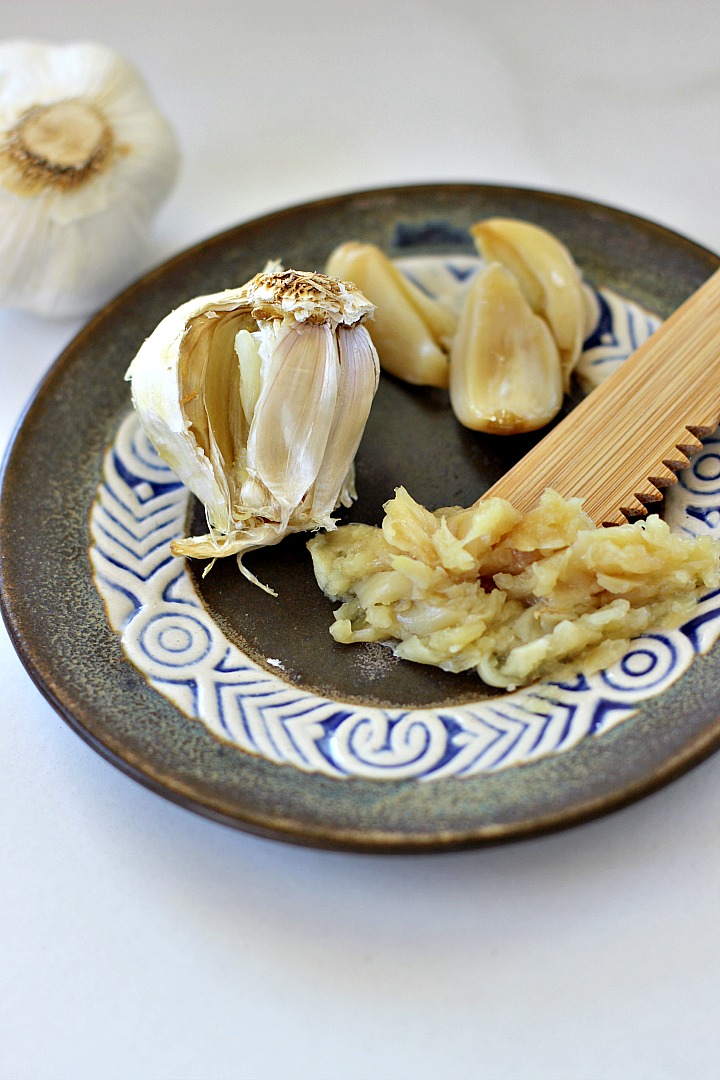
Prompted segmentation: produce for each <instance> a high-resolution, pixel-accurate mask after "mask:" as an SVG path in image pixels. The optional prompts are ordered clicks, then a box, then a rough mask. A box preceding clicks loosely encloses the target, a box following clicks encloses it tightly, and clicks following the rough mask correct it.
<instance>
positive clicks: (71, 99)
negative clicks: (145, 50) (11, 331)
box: [0, 41, 179, 315]
mask: <svg viewBox="0 0 720 1080" xmlns="http://www.w3.org/2000/svg"><path fill="white" fill-rule="evenodd" d="M178 164H179V154H178V148H177V143H176V140H175V136H174V135H173V133H172V130H171V128H170V125H169V124H168V122H167V120H166V119H165V118H164V117H163V116H162V115H161V114H160V113H159V112H158V110H157V109H156V108H155V106H154V104H153V102H152V100H151V99H150V96H149V94H148V91H147V89H146V88H145V85H144V83H143V82H142V80H141V78H140V76H139V75H138V73H137V72H136V71H135V69H134V68H133V67H131V65H130V64H129V63H127V61H126V60H124V59H123V58H122V57H120V56H118V55H117V54H116V53H115V52H113V51H112V50H111V49H108V48H107V47H105V46H104V45H96V44H92V43H82V44H75V45H47V44H45V43H43V42H37V41H7V42H3V43H0V306H4V307H14V308H22V309H25V310H28V311H32V312H36V313H38V314H41V315H82V314H86V313H88V312H90V311H93V310H94V309H95V308H97V307H99V306H100V304H102V303H104V302H105V301H106V300H107V299H109V297H110V296H111V295H112V294H113V293H115V292H117V290H118V289H119V288H120V287H121V286H122V285H125V284H127V282H128V281H129V280H130V279H131V278H132V277H134V276H135V275H136V274H137V273H138V271H139V270H141V269H142V267H143V262H144V261H145V259H146V250H147V241H148V236H149V233H150V229H149V225H150V221H151V218H152V216H153V215H154V213H155V212H156V210H157V209H158V208H159V206H160V205H161V203H162V202H163V200H164V199H165V198H166V196H167V195H168V194H169V192H170V189H171V188H172V186H173V183H174V181H175V177H176V175H177V171H178Z"/></svg>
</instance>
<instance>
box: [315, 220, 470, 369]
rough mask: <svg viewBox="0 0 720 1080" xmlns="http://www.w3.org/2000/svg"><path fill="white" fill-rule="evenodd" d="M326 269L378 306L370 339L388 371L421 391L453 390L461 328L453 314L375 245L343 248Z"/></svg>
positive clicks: (352, 243) (346, 245)
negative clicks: (454, 346) (452, 353)
mask: <svg viewBox="0 0 720 1080" xmlns="http://www.w3.org/2000/svg"><path fill="white" fill-rule="evenodd" d="M326 270H327V273H328V274H330V275H332V276H337V277H342V278H346V279H347V280H349V281H354V282H355V284H356V285H357V286H358V288H359V289H361V290H362V292H363V293H364V294H365V296H367V297H368V299H369V300H370V302H371V303H373V304H375V306H376V311H375V315H374V318H373V321H372V323H371V325H370V327H369V329H370V336H371V337H372V339H373V342H374V344H375V347H376V349H377V351H378V355H379V357H380V365H381V367H382V368H383V369H384V370H385V371H388V372H389V373H390V374H391V375H396V376H397V377H398V378H400V379H404V380H405V381H406V382H410V383H415V384H417V385H421V386H439V387H446V386H447V385H448V374H449V372H448V352H449V349H450V342H451V341H452V337H453V334H454V333H455V327H456V323H457V320H456V318H455V315H454V314H453V313H452V312H451V311H449V310H448V309H447V308H444V307H443V306H442V305H441V304H438V303H437V302H436V301H434V300H431V299H430V298H429V297H428V296H426V295H425V294H424V293H423V292H421V291H420V289H418V288H417V286H415V285H413V283H412V282H411V281H409V280H408V279H407V278H406V277H404V275H403V274H401V273H400V271H399V270H398V269H397V267H396V266H395V265H394V264H393V262H392V261H391V260H390V259H388V257H387V256H386V255H385V254H384V253H383V252H382V251H381V250H380V248H378V247H376V246H375V245H374V244H362V243H359V242H355V241H353V242H349V243H346V244H341V245H340V246H339V247H337V248H336V249H335V250H334V251H333V252H332V254H331V255H330V258H329V259H328V262H327V266H326Z"/></svg>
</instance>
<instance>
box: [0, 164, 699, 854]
mask: <svg viewBox="0 0 720 1080" xmlns="http://www.w3.org/2000/svg"><path fill="white" fill-rule="evenodd" d="M491 215H502V216H514V217H522V218H525V219H527V220H531V221H535V222H537V223H538V224H541V225H543V226H544V227H546V228H548V229H550V230H551V231H553V232H554V233H556V234H557V235H558V236H559V237H560V238H561V239H562V240H564V241H565V243H566V244H567V245H568V246H569V248H570V249H571V251H572V252H573V254H574V256H575V258H576V260H577V261H578V263H579V264H580V266H581V267H582V269H583V271H584V274H585V277H586V280H587V281H588V283H589V284H590V285H591V286H595V287H599V288H601V290H611V292H610V293H607V292H603V291H601V292H600V294H599V296H597V304H598V308H597V310H598V323H597V326H596V328H595V331H594V338H593V340H591V341H589V342H588V353H587V357H588V358H589V359H588V362H590V360H592V358H593V357H594V358H595V360H597V359H598V358H600V359H603V358H604V359H605V360H607V359H609V360H610V361H612V360H613V350H615V352H617V350H618V349H619V350H620V351H622V349H623V348H625V347H626V346H627V343H628V342H629V343H630V347H632V345H633V344H634V343H635V339H636V338H637V337H638V336H642V335H643V334H647V333H648V332H649V331H650V330H651V329H652V325H653V324H652V321H649V322H648V321H647V320H645V318H644V314H643V313H644V312H645V311H646V310H647V311H651V312H655V313H657V315H658V316H660V317H665V316H666V315H667V314H669V313H670V312H671V311H672V310H673V309H674V308H675V307H677V306H678V305H679V304H680V303H681V302H682V300H683V299H685V298H686V297H687V296H688V295H689V294H690V293H691V292H692V291H693V290H694V289H695V288H697V287H698V285H700V284H701V282H702V281H704V280H705V279H706V278H707V277H708V276H709V275H710V274H711V273H712V271H713V270H714V269H715V268H716V267H717V265H718V259H717V257H716V256H715V255H713V254H711V253H710V252H708V251H705V250H703V249H702V248H700V247H698V246H697V245H694V244H692V243H691V242H690V241H688V240H685V239H683V238H682V237H679V236H677V235H675V234H673V233H671V232H669V231H667V230H665V229H662V228H660V227H659V226H657V225H654V224H652V223H650V222H647V221H644V220H641V219H639V218H637V217H632V216H630V215H628V214H625V213H622V212H621V211H618V210H615V209H611V208H608V207H605V206H601V205H599V204H594V203H589V202H587V201H583V200H579V199H574V198H571V197H568V196H563V195H556V194H550V193H543V192H536V191H529V190H522V189H510V188H501V187H492V186H479V185H431V186H419V187H410V188H397V189H389V190H382V191H370V192H364V193H359V194H352V195H347V196H341V197H338V198H334V199H327V200H323V201H320V202H316V203H312V204H310V205H307V206H301V207H296V208H293V209H290V210H286V211H283V212H281V213H277V214H273V215H271V216H269V217H266V218H263V219H260V220H258V221H253V222H250V223H248V224H246V225H242V226H239V227H238V228H236V229H233V230H231V231H229V232H227V233H224V234H222V235H221V236H218V237H215V238H213V239H211V240H208V241H207V242H205V243H203V244H201V245H199V246H197V247H195V248H193V249H191V250H190V251H188V252H185V253H184V254H182V255H180V256H178V257H177V258H175V259H173V260H171V261H170V262H168V263H166V264H165V265H164V266H162V267H160V268H159V269H158V270H156V271H154V272H152V273H151V274H149V275H147V276H146V277H145V278H143V279H142V280H141V281H140V282H138V283H137V284H136V285H134V286H133V287H132V288H130V289H129V290H127V291H126V292H125V293H123V294H122V295H121V296H120V297H119V298H118V299H117V300H115V301H114V302H113V303H112V304H111V305H110V306H109V307H108V308H106V309H105V310H104V311H103V312H102V313H100V314H99V315H98V316H97V317H96V318H95V319H94V320H93V321H92V322H91V323H90V324H89V326H88V327H87V328H86V329H85V330H84V331H83V332H82V333H81V334H80V335H79V337H78V338H77V339H76V340H75V341H74V342H73V343H72V344H71V345H70V346H69V348H68V349H67V350H66V351H65V352H64V354H63V355H62V356H61V357H60V358H59V360H58V361H57V363H56V364H55V366H54V367H53V369H52V370H51V372H50V373H49V375H48V377H47V378H46V380H45V381H44V383H43V384H42V386H41V387H40V389H39V391H38V393H37V395H36V397H35V398H34V400H33V401H32V403H31V405H30V406H29V408H28V411H27V414H26V416H25V418H24V420H23V422H22V424H21V426H20V428H19V430H18V433H17V435H16V438H15V441H14V443H13V446H12V448H11V450H10V452H9V454H8V457H7V459H6V462H5V470H4V478H3V488H2V502H1V503H0V543H1V544H2V548H1V554H2V563H1V565H2V580H1V582H0V586H1V590H0V596H1V598H2V607H3V614H4V616H5V619H6V622H7V625H8V628H9V631H10V634H11V637H12V639H13V641H14V643H15V646H16V648H17V649H18V652H19V654H20V656H21V658H22V660H23V662H24V663H25V665H26V667H27V668H28V671H29V672H30V674H31V676H32V677H33V679H34V680H35V682H36V683H37V685H38V686H39V688H40V689H41V690H42V692H43V693H44V694H45V695H46V697H47V698H48V699H49V700H50V702H51V703H52V704H53V705H54V706H55V708H56V709H57V710H58V711H59V713H60V714H61V715H62V716H63V717H64V718H65V719H66V720H67V722H68V723H69V724H70V725H71V726H72V727H73V728H74V729H75V730H76V731H77V732H78V733H79V734H80V735H81V736H82V737H83V738H84V739H86V740H87V741H88V742H89V743H90V744H91V745H92V746H93V747H95V749H96V750H98V751H99V752H100V753H101V754H103V755H104V756H105V757H107V758H108V759H109V760H110V761H112V762H113V763H114V764H115V765H117V766H118V767H120V768H121V769H123V770H124V771H125V772H127V773H129V774H130V775H131V776H133V777H134V778H135V779H137V780H139V781H140V782H142V783H144V784H145V785H146V786H148V787H150V788H151V789H152V790H154V791H156V792H158V793H159V794H162V795H164V796H166V797H167V798H170V799H172V800H174V801H176V802H178V803H180V804H182V805H184V806H186V807H188V808H189V809H193V810H195V811H197V812H200V813H203V814H205V815H207V816H209V817H212V818H215V819H217V820H219V821H223V822H225V823H227V824H231V825H234V826H236V827H239V828H243V829H246V830H248V831H251V832H255V833H259V834H261V835H265V836H271V837H275V838H279V839H285V840H291V841H295V842H298V843H305V844H312V845H316V846H325V847H340V848H348V849H354V850H364V851H428V850H439V849H446V848H453V847H462V846H471V845H478V844H484V843H492V842H499V841H504V840H511V839H519V838H521V837H524V836H530V835H537V834H539V833H543V832H547V831H550V830H552V829H558V828H562V827H566V826H569V825H572V824H575V823H577V822H580V821H583V820H586V819H588V818H591V817H594V816H597V815H599V814H601V813H604V812H607V811H609V810H612V809H615V808H617V807H619V806H621V805H623V804H626V803H628V802H629V801H631V800H633V799H635V798H637V797H639V796H641V795H643V794H646V793H647V792H649V791H651V790H653V789H655V788H657V787H659V786H660V785H661V784H663V783H666V782H667V781H669V780H670V779H672V778H673V777H675V776H677V775H679V774H680V773H681V772H682V771H684V770H685V769H687V768H689V767H690V766H691V765H693V764H695V763H697V762H698V761H700V760H701V759H702V758H703V757H705V756H706V755H707V754H709V753H710V752H711V751H713V750H714V749H715V748H716V747H717V746H718V744H720V717H719V716H718V711H719V710H718V707H717V704H716V702H717V690H716V688H717V686H718V684H719V683H720V650H719V649H718V648H716V647H714V641H715V638H716V637H717V636H718V634H720V599H718V598H716V597H714V596H709V597H708V598H706V599H705V600H704V601H703V602H702V603H701V604H700V605H699V606H698V610H697V612H696V613H695V615H694V617H693V619H692V620H690V621H689V622H688V623H687V624H686V625H685V626H684V627H682V628H680V630H678V631H675V632H673V633H672V634H654V635H647V636H646V637H644V638H642V639H639V640H638V642H635V643H633V646H632V648H631V650H630V652H629V653H628V655H627V656H626V657H625V659H624V660H623V662H622V663H620V664H619V665H616V667H615V668H613V669H609V670H608V671H607V672H603V673H600V674H599V675H598V676H596V677H593V679H590V680H587V679H577V680H574V681H572V682H570V683H567V684H562V685H560V684H540V685H539V686H537V687H535V688H532V689H531V690H526V691H523V692H521V693H520V694H518V695H498V694H491V693H489V692H488V691H485V690H483V688H482V687H481V686H480V685H479V684H478V682H477V680H476V679H475V677H473V676H471V675H469V674H468V675H464V676H451V675H447V674H445V673H443V672H441V671H438V670H436V669H432V668H426V667H422V666H419V665H411V664H406V663H402V662H399V661H396V660H394V658H393V657H392V656H391V654H390V653H389V652H388V651H387V650H384V649H382V648H381V647H379V646H372V647H371V646H368V647H363V646H356V647H355V646H354V647H352V648H347V647H343V646H339V645H336V644H335V643H334V642H333V641H332V639H331V638H330V636H329V634H328V632H327V628H328V625H329V623H330V621H331V612H332V606H331V605H330V604H329V602H328V601H327V600H326V599H325V598H324V597H323V596H322V594H321V593H320V591H319V590H318V589H317V586H316V585H315V582H314V578H313V576H312V571H311V568H310V562H309V557H308V556H307V553H306V551H305V548H304V541H303V539H302V538H300V537H292V538H289V539H288V540H286V541H284V542H283V543H282V544H281V545H279V546H278V547H276V548H272V549H268V550H266V551H265V552H260V553H256V554H254V555H253V556H251V557H249V558H248V560H247V561H248V565H249V567H250V568H251V569H252V571H253V572H254V573H255V574H257V576H258V577H259V578H260V579H261V580H263V581H266V582H269V583H270V584H271V585H272V586H273V588H275V589H276V591H277V593H278V597H277V599H273V598H270V597H268V596H267V595H265V594H264V593H261V592H260V591H259V590H258V589H257V588H255V587H254V586H252V585H251V584H250V583H249V582H247V581H246V580H244V579H242V578H241V577H240V576H239V574H238V573H237V569H236V568H235V566H234V563H233V562H232V561H231V560H226V561H225V563H223V564H218V566H216V568H215V569H214V570H213V572H212V573H211V574H210V575H209V576H208V577H207V578H205V579H202V578H201V577H200V574H199V573H198V570H197V568H193V567H192V566H189V565H187V566H186V565H185V564H184V563H182V562H180V561H179V560H174V559H172V557H171V556H170V554H169V542H170V539H171V538H172V537H173V536H174V535H179V534H180V533H181V532H184V531H185V530H186V528H187V526H188V518H189V519H190V524H191V525H192V518H193V515H197V508H196V507H195V506H194V503H193V502H192V501H191V500H189V499H188V497H187V494H186V493H185V492H184V490H183V489H182V488H181V487H180V485H179V484H178V483H177V481H176V480H175V478H174V477H173V476H172V474H171V473H169V472H168V470H166V469H165V468H164V466H163V464H162V463H161V462H160V461H158V459H157V458H156V457H155V456H154V454H153V452H152V449H151V448H150V447H149V446H148V444H147V443H146V441H145V440H144V438H143V436H142V433H141V432H140V430H139V428H138V427H137V425H136V424H135V422H134V420H133V418H132V416H131V415H130V414H129V394H128V387H127V384H126V383H125V382H124V381H123V374H124V372H125V370H126V368H127V366H128V364H129V362H130V360H131V359H132V357H133V356H134V354H135V352H136V351H137V349H138V347H139V345H140V344H141V343H142V341H143V340H144V338H145V337H146V336H147V335H148V334H149V333H150V331H151V330H152V329H153V328H154V327H155V325H156V324H157V323H158V322H159V321H160V319H161V318H162V317H163V316H164V315H165V314H166V313H167V312H168V311H170V310H171V309H172V308H173V307H176V306H177V305H178V304H180V303H181V302H182V301H184V300H186V299H188V298H190V297H192V296H195V295H199V294H201V293H209V292H214V291H217V290H220V289H222V288H226V287H229V286H233V285H237V284H239V283H241V282H243V281H245V280H247V279H248V278H249V277H251V276H252V275H253V274H254V273H256V272H257V270H258V269H259V268H260V267H262V265H263V264H264V263H265V261H266V260H267V259H268V258H271V257H279V258H281V259H282V260H283V262H284V263H285V265H286V266H295V267H298V268H303V269H320V268H322V266H323V265H324V262H325V259H326V257H327V255H328V253H329V252H330V250H331V249H332V248H333V247H334V246H335V245H336V244H337V243H339V242H340V241H342V240H346V239H353V238H355V239H363V240H367V241H371V242H374V243H377V244H379V245H381V246H382V247H383V248H384V249H385V250H386V251H387V252H388V253H389V254H391V255H392V256H393V257H395V258H398V259H401V260H403V261H404V263H405V265H406V268H408V269H409V272H412V271H413V266H415V267H417V266H420V267H422V266H423V265H425V266H427V265H430V264H434V265H435V267H436V269H437V273H439V274H440V278H437V275H436V277H435V278H434V279H433V280H432V281H425V282H424V285H425V286H426V287H427V288H428V289H429V290H430V291H433V289H435V290H437V289H438V288H441V287H442V275H445V278H446V279H447V282H448V283H449V284H448V287H461V286H462V281H463V277H464V276H466V275H467V273H468V271H469V268H471V265H472V254H473V248H472V244H471V242H470V238H469V235H468V232H467V229H468V226H469V225H470V224H471V223H472V222H474V221H475V220H477V219H479V218H481V217H486V216H491ZM418 257H421V261H420V263H417V261H415V263H413V260H417V259H418ZM419 272H420V273H422V271H419ZM438 281H439V282H440V284H439V285H438ZM421 284H423V282H421ZM613 293H617V294H619V295H621V296H623V297H627V298H629V299H630V300H631V301H632V302H633V303H632V304H630V305H629V306H627V305H620V307H618V308H617V309H613V303H612V294H613ZM608 297H609V298H610V300H609V302H607V298H608ZM636 305H637V306H636ZM620 324H622V325H620ZM621 331H622V332H621ZM623 335H624V336H623ZM593 350H595V352H593ZM615 359H617V356H615ZM535 438H536V437H535V436H532V437H531V436H524V437H522V438H516V439H509V440H508V439H497V438H492V437H490V436H482V435H478V434H476V433H472V432H468V431H466V430H464V429H462V428H461V427H460V426H459V425H458V424H457V423H456V422H455V421H454V419H453V417H452V413H451V412H450V410H449V409H448V406H447V396H446V394H445V393H444V392H441V391H435V390H433V391H429V390H419V389H416V388H412V387H409V386H406V385H404V384H401V383H399V382H397V381H395V380H393V379H391V378H386V377H383V379H382V380H381V388H380V390H379V392H378V396H377V399H376V402H375V405H374V406H373V412H372V416H371V421H370V423H369V424H368V427H367V430H366V434H365V437H364V439H363V442H362V445H361V448H360V452H359V455H358V461H357V470H358V488H359V492H360V498H359V500H358V502H357V504H356V505H355V506H354V507H353V508H352V510H351V511H349V512H347V513H346V514H345V519H346V520H360V521H368V522H377V521H379V519H380V516H381V508H382V503H383V502H384V501H385V500H386V499H388V498H389V497H390V496H391V495H392V491H393V488H394V487H395V486H396V485H398V484H400V483H402V484H404V485H405V486H406V487H407V488H408V489H409V490H410V492H411V493H412V494H413V496H414V497H415V498H417V499H418V500H420V501H421V502H423V503H425V504H426V505H430V506H438V505H448V504H451V503H462V504H465V505H467V504H469V503H470V502H472V501H474V499H476V498H477V497H478V495H480V494H481V493H482V491H483V490H485V489H486V488H487V487H489V486H490V484H491V483H493V482H494V480H495V479H497V477H498V476H499V475H501V474H502V472H504V471H505V470H506V469H507V468H508V467H509V466H510V465H511V464H513V463H514V461H515V460H517V459H518V458H519V457H520V456H522V454H523V453H525V452H526V451H527V449H529V448H530V446H531V445H532V444H533V442H534V441H535ZM719 445H720V444H718V443H717V441H713V440H712V439H711V440H708V442H707V444H706V447H705V449H704V451H703V453H702V454H701V455H700V457H699V458H698V460H697V461H696V462H695V466H694V468H693V470H692V471H688V473H687V475H686V476H684V478H683V482H682V483H681V484H679V485H677V487H676V488H675V489H673V495H672V499H671V500H668V514H669V515H670V517H671V518H672V519H673V524H674V527H677V528H683V529H687V530H688V531H691V532H702V531H706V532H715V531H716V530H717V528H718V525H720V493H718V491H720V483H718V475H719V474H720V469H716V466H717V465H718V462H720V455H718V453H716V450H717V448H718V446H719ZM716 489H718V491H716ZM198 520H199V519H198ZM101 593H102V596H101Z"/></svg>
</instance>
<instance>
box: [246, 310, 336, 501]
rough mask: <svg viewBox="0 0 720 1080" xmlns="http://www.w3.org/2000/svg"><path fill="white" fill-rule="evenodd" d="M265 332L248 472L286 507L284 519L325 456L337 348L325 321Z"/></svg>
mask: <svg viewBox="0 0 720 1080" xmlns="http://www.w3.org/2000/svg"><path fill="white" fill-rule="evenodd" d="M276 325H277V324H276ZM263 330H264V328H263ZM268 333H269V334H270V335H271V342H270V343H269V344H268V345H266V348H267V366H266V370H265V372H264V378H263V387H262V391H261V393H260V398H259V400H258V403H257V406H256V408H255V415H254V416H253V422H252V425H251V428H250V434H249V437H248V461H249V462H252V465H251V467H250V468H249V472H250V475H251V476H254V477H256V478H257V479H258V480H260V481H261V483H262V484H264V486H265V487H266V488H267V490H268V491H269V492H270V494H271V495H272V497H273V498H274V499H275V500H276V501H277V503H278V505H279V506H280V507H282V509H283V511H285V512H287V518H286V519H285V521H287V520H289V517H290V514H291V512H292V510H293V509H294V508H295V507H296V506H298V504H299V503H300V502H301V501H302V499H303V497H304V496H305V494H306V493H307V492H308V491H309V489H310V487H311V486H312V485H313V483H314V482H315V479H316V477H317V475H318V472H319V469H320V465H321V462H322V460H323V457H324V455H325V448H326V446H327V442H328V436H329V434H330V426H331V424H332V420H333V414H334V411H335V403H336V401H337V389H338V378H339V370H338V369H339V359H338V348H337V342H336V340H335V334H334V332H333V330H332V328H331V327H330V325H329V324H328V323H301V324H296V325H292V324H291V325H284V324H282V325H280V326H278V327H277V329H275V326H273V327H272V328H271V329H270V330H269V331H268ZM261 348H262V346H261Z"/></svg>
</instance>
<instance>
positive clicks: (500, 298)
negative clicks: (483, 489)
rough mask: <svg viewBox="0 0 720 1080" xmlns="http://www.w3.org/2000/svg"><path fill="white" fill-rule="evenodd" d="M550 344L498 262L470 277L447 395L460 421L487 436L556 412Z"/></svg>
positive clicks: (514, 430)
mask: <svg viewBox="0 0 720 1080" xmlns="http://www.w3.org/2000/svg"><path fill="white" fill-rule="evenodd" d="M562 399H563V380H562V372H561V367H560V356H559V353H558V348H557V345H556V344H555V341H554V339H553V336H552V334H551V333H550V330H549V328H548V326H547V323H546V322H545V321H544V320H543V319H541V318H540V316H539V315H535V313H534V312H533V310H532V308H531V307H530V305H529V304H528V302H527V300H526V299H525V297H524V296H523V294H522V291H521V289H520V286H519V284H518V282H517V280H516V279H515V278H514V277H513V275H512V274H511V273H509V272H508V271H507V270H505V268H504V267H502V266H501V265H500V264H499V263H493V264H492V265H491V266H489V267H488V268H487V269H486V270H481V271H480V272H479V273H478V274H477V275H476V276H475V278H474V279H473V282H472V285H471V286H470V290H469V292H468V295H467V299H466V301H465V306H464V308H463V311H462V314H461V316H460V322H459V325H458V329H457V334H456V335H455V340H454V341H453V345H452V352H451V354H450V402H451V404H452V407H453V411H454V412H455V415H456V416H457V418H458V420H459V421H460V423H461V424H464V425H465V427H468V428H472V429H473V430H475V431H484V432H487V433H488V434H493V435H515V434H518V433H519V432H523V431H534V430H535V429H537V428H540V427H544V425H545V424H547V423H549V422H550V420H552V418H553V417H554V416H555V415H556V414H557V413H558V412H559V410H560V406H561V405H562Z"/></svg>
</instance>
